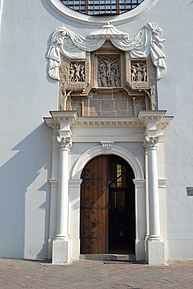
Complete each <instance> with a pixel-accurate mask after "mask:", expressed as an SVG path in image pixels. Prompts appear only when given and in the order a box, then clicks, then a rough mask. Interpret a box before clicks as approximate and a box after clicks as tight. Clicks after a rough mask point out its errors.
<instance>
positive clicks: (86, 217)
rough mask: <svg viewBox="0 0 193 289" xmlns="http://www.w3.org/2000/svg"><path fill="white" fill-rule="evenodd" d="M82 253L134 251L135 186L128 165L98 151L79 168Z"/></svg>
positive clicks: (115, 157)
mask: <svg viewBox="0 0 193 289" xmlns="http://www.w3.org/2000/svg"><path fill="white" fill-rule="evenodd" d="M81 178H82V180H83V182H82V185H81V196H80V239H81V248H80V252H81V254H105V253H122V252H125V253H135V190H134V184H133V181H132V180H133V179H134V173H133V170H132V168H131V167H130V165H129V164H128V163H127V162H126V161H125V160H124V159H122V158H120V157H118V156H115V155H100V156H97V157H95V158H93V159H92V160H91V161H89V162H88V163H87V164H86V166H85V167H84V169H83V171H82V175H81Z"/></svg>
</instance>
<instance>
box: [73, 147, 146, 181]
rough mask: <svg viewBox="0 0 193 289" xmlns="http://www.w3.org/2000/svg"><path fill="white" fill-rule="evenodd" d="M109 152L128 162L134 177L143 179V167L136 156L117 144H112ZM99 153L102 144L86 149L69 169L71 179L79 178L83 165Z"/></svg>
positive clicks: (100, 153) (101, 153) (100, 152)
mask: <svg viewBox="0 0 193 289" xmlns="http://www.w3.org/2000/svg"><path fill="white" fill-rule="evenodd" d="M111 153H112V154H114V155H117V156H119V157H121V158H123V159H124V160H126V161H127V162H128V164H129V165H130V166H131V168H132V170H133V172H134V175H135V179H144V173H143V169H142V167H141V164H140V163H139V161H138V160H137V158H136V157H135V156H134V155H133V154H132V153H131V152H129V151H127V150H126V149H124V148H122V147H119V146H117V145H112V150H111ZM99 155H103V147H102V146H95V147H93V148H91V149H89V150H87V151H86V152H85V153H83V154H82V155H81V156H80V157H79V159H78V160H77V161H76V163H75V165H74V166H73V168H72V171H71V179H80V176H81V173H82V170H83V168H84V167H85V165H86V164H87V163H88V162H89V161H90V160H91V159H93V158H94V157H97V156H99Z"/></svg>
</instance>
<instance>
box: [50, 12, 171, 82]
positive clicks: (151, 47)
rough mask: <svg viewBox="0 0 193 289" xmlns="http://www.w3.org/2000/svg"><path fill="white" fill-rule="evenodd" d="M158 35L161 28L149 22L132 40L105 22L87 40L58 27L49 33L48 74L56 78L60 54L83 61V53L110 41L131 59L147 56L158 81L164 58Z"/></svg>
mask: <svg viewBox="0 0 193 289" xmlns="http://www.w3.org/2000/svg"><path fill="white" fill-rule="evenodd" d="M136 9H137V8H136ZM134 10H135V9H134ZM161 33H162V31H161V29H160V28H159V27H158V26H157V25H156V24H152V23H147V24H146V25H145V26H144V27H142V28H141V29H140V30H139V32H138V33H137V34H136V35H135V36H134V38H133V39H130V37H129V34H127V33H124V32H121V31H119V30H118V29H117V28H116V27H114V26H113V24H112V23H109V22H107V23H105V24H104V25H103V26H102V28H101V29H99V30H97V31H94V32H92V33H90V34H89V35H88V36H87V37H83V36H80V35H78V34H75V33H74V32H72V31H70V30H69V29H68V28H66V27H64V26H63V27H59V28H57V29H56V30H55V31H54V32H53V34H52V37H51V45H50V48H49V51H48V54H47V58H48V61H49V63H48V74H49V76H50V77H51V78H53V79H57V80H59V79H60V77H59V66H60V64H61V54H63V55H64V56H65V57H67V58H69V59H81V60H82V59H86V52H92V51H95V50H97V49H99V48H100V47H102V45H103V44H104V43H105V41H106V40H110V41H111V42H112V44H113V45H114V46H115V47H117V48H118V49H120V50H122V51H125V52H126V51H127V52H129V54H130V58H131V59H144V58H145V59H147V57H148V56H149V55H150V56H151V58H152V61H153V64H154V66H155V67H156V70H157V79H160V78H162V77H163V76H164V72H165V69H166V65H165V55H164V54H163V52H162V47H163V44H162V43H163V42H164V39H162V38H161V37H160V36H161Z"/></svg>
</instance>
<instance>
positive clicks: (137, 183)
mask: <svg viewBox="0 0 193 289" xmlns="http://www.w3.org/2000/svg"><path fill="white" fill-rule="evenodd" d="M133 183H134V185H135V188H144V187H145V179H134V180H133Z"/></svg>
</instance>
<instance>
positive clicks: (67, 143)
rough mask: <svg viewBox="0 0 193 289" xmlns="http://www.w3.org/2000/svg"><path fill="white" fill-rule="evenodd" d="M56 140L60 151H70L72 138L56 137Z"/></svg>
mask: <svg viewBox="0 0 193 289" xmlns="http://www.w3.org/2000/svg"><path fill="white" fill-rule="evenodd" d="M57 140H58V142H59V144H60V149H61V150H70V149H71V147H72V138H71V137H70V136H66V137H60V136H58V137H57Z"/></svg>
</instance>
